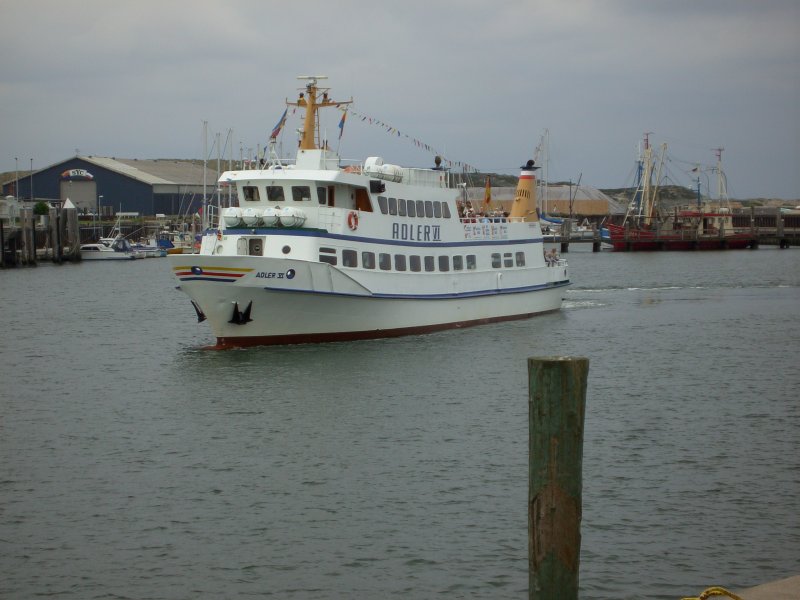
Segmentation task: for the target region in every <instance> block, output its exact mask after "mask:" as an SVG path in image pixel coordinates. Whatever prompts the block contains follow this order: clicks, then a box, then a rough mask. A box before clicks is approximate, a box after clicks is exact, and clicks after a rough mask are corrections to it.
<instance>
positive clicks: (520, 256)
mask: <svg viewBox="0 0 800 600" xmlns="http://www.w3.org/2000/svg"><path fill="white" fill-rule="evenodd" d="M516 258H517V266H518V267H524V266H525V253H524V252H517V254H516Z"/></svg>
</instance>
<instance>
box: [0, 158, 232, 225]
mask: <svg viewBox="0 0 800 600" xmlns="http://www.w3.org/2000/svg"><path fill="white" fill-rule="evenodd" d="M10 175H11V178H10V179H9V177H8V174H7V175H6V179H5V181H3V184H2V185H3V193H2V195H3V196H4V197H5V196H13V197H16V198H18V199H19V200H21V201H23V202H38V201H45V202H54V201H60V202H63V201H65V200H66V199H67V198H69V199H70V201H72V203H73V204H74V205H75V206H76V207H77V208H78V212H79V213H80V214H95V213H99V214H101V215H104V216H111V215H114V214H118V213H120V212H123V213H138V214H139V215H142V216H153V215H157V214H165V215H187V214H195V213H196V212H198V211H199V210H200V208H201V207H202V206H203V197H204V193H205V197H206V199H207V201H209V202H211V200H212V197H214V195H215V192H216V185H217V184H216V181H217V172H216V170H212V169H210V168H208V167H207V166H206V167H204V165H203V163H202V161H191V160H176V159H136V158H133V159H130V158H114V157H103V156H79V155H76V156H74V157H72V158H69V159H67V160H64V161H61V162H57V163H55V164H52V165H50V166H48V167H45V168H43V169H39V170H36V171H34V172H33V173H28V172H26V173H24V175H23V176H15V174H14V173H11V174H10Z"/></svg>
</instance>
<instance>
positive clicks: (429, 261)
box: [425, 256, 436, 273]
mask: <svg viewBox="0 0 800 600" xmlns="http://www.w3.org/2000/svg"><path fill="white" fill-rule="evenodd" d="M425 270H426V271H428V272H429V273H430V272H431V271H435V270H436V262H435V261H434V257H433V256H426V257H425Z"/></svg>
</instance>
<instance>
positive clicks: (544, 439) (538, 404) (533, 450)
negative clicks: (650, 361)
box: [528, 357, 589, 600]
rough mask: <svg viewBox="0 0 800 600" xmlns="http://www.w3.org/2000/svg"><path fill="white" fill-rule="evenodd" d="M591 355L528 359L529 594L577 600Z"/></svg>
mask: <svg viewBox="0 0 800 600" xmlns="http://www.w3.org/2000/svg"><path fill="white" fill-rule="evenodd" d="M588 373H589V359H588V358H579V357H539V358H530V359H528V385H529V401H528V408H529V431H528V435H529V463H528V470H529V478H528V569H529V571H528V597H529V600H551V599H552V600H556V599H563V600H577V598H578V567H579V563H580V549H581V536H580V522H581V512H582V496H581V494H582V485H583V483H582V464H583V422H584V413H585V405H586V381H587V377H588Z"/></svg>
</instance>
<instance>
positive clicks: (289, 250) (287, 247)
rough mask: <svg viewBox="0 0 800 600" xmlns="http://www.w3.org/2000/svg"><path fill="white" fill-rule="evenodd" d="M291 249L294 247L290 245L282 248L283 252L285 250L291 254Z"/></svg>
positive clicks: (285, 252)
mask: <svg viewBox="0 0 800 600" xmlns="http://www.w3.org/2000/svg"><path fill="white" fill-rule="evenodd" d="M291 251H292V249H291V247H289V246H284V247H283V248H281V252H283V253H284V254H289V252H291Z"/></svg>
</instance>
